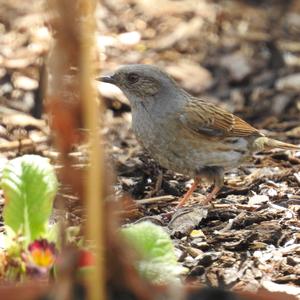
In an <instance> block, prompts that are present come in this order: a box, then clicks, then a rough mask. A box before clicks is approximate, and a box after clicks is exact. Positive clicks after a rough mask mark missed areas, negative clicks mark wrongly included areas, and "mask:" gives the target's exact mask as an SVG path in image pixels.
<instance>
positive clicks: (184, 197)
mask: <svg viewBox="0 0 300 300" xmlns="http://www.w3.org/2000/svg"><path fill="white" fill-rule="evenodd" d="M199 182H200V178H199V177H196V178H195V179H194V183H193V184H192V186H191V187H190V189H189V190H188V191H187V192H186V193H185V194H184V196H183V197H182V198H181V200H180V201H179V203H178V204H177V206H176V208H180V207H182V206H183V205H184V204H185V203H186V202H187V201H188V200H189V198H190V197H191V195H192V194H193V192H194V190H195V189H196V188H197V185H198V184H199Z"/></svg>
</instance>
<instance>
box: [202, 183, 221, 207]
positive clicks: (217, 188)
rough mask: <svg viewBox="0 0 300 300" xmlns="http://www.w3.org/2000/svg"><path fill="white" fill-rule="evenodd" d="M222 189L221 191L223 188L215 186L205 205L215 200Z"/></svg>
mask: <svg viewBox="0 0 300 300" xmlns="http://www.w3.org/2000/svg"><path fill="white" fill-rule="evenodd" d="M220 189H221V187H219V186H217V185H215V186H214V188H213V190H212V191H211V192H210V193H209V194H208V195H207V196H206V198H205V200H204V201H203V202H202V203H203V204H205V205H206V204H208V203H210V202H211V201H212V200H213V199H214V198H215V196H216V195H217V194H218V192H219V191H220Z"/></svg>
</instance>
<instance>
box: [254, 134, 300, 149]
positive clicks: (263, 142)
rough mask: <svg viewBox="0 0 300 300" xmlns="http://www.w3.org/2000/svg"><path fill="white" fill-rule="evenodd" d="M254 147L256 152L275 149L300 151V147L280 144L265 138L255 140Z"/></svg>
mask: <svg viewBox="0 0 300 300" xmlns="http://www.w3.org/2000/svg"><path fill="white" fill-rule="evenodd" d="M253 146H254V149H255V150H256V151H262V150H270V149H274V148H279V149H286V150H300V146H296V145H293V144H289V143H284V142H280V141H277V140H273V139H270V138H268V137H265V136H262V137H259V138H257V139H255V140H254V143H253Z"/></svg>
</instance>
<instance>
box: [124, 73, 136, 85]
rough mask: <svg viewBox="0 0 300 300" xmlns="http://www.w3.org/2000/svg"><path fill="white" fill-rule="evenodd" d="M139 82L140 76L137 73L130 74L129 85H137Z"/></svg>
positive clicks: (128, 77) (128, 76)
mask: <svg viewBox="0 0 300 300" xmlns="http://www.w3.org/2000/svg"><path fill="white" fill-rule="evenodd" d="M138 80H139V76H138V75H137V74H135V73H129V74H128V75H127V81H128V82H129V83H136V82H137V81H138Z"/></svg>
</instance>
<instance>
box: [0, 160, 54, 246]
mask: <svg viewBox="0 0 300 300" xmlns="http://www.w3.org/2000/svg"><path fill="white" fill-rule="evenodd" d="M57 185H58V184H57V179H56V175H55V172H54V169H53V167H52V166H51V164H50V163H49V161H48V159H47V158H44V157H41V156H38V155H24V156H21V157H18V158H15V159H13V160H11V161H10V162H9V163H8V164H7V165H6V166H5V167H4V169H3V176H2V180H1V186H2V189H3V191H4V197H5V206H4V212H3V217H4V223H5V225H7V226H9V227H10V228H11V229H12V230H13V231H14V232H15V233H16V234H21V235H23V236H24V238H25V240H26V243H29V242H31V241H33V240H35V239H37V238H40V237H42V236H43V235H44V234H45V233H46V230H47V225H48V222H49V217H50V214H51V211H52V206H53V200H54V197H55V194H56V191H57Z"/></svg>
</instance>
